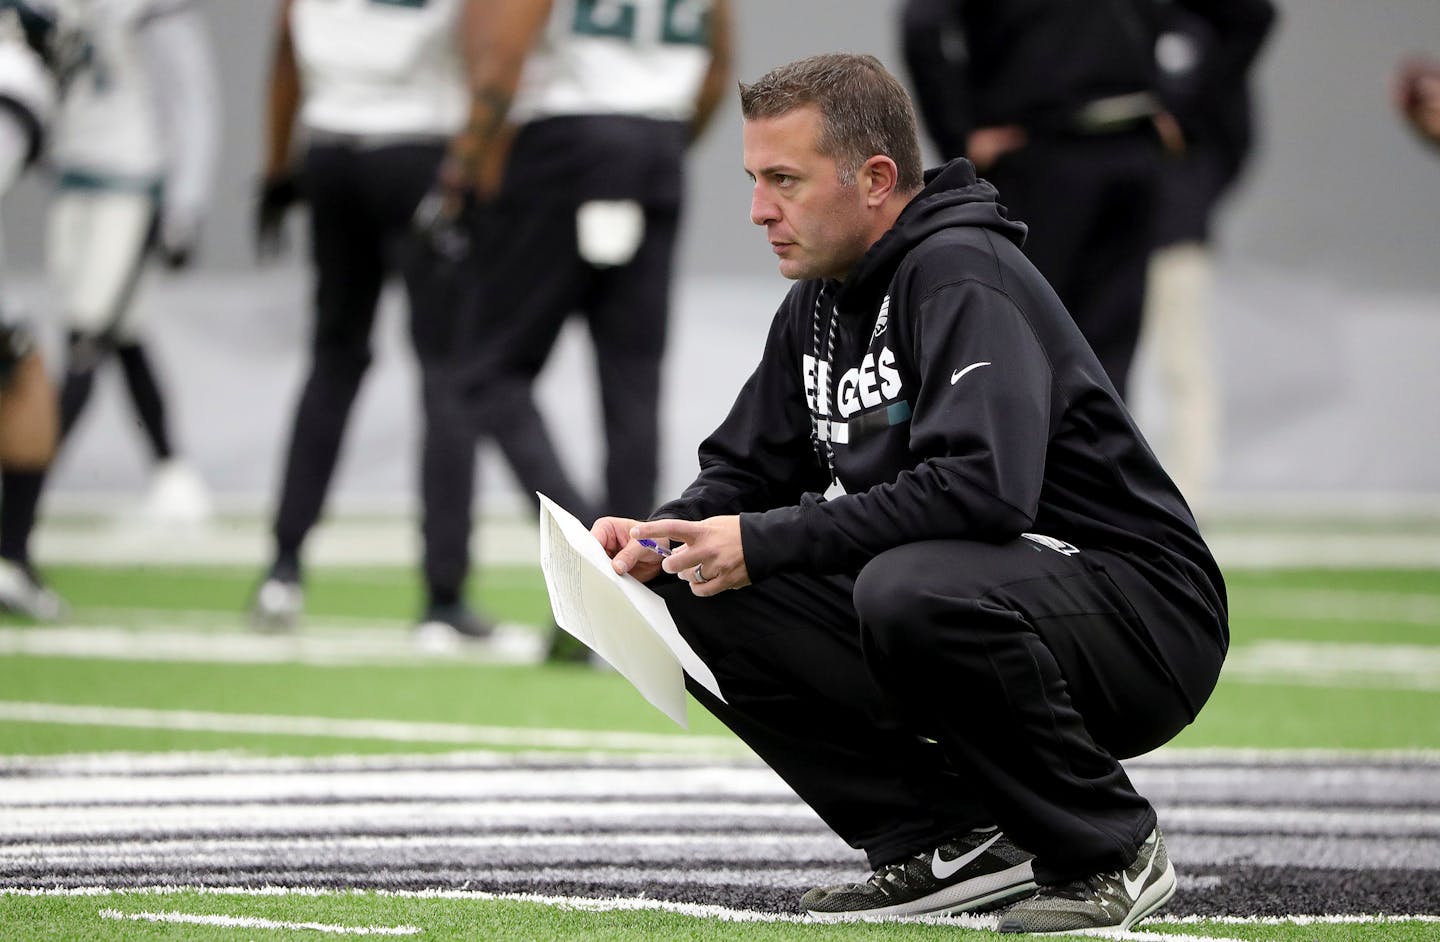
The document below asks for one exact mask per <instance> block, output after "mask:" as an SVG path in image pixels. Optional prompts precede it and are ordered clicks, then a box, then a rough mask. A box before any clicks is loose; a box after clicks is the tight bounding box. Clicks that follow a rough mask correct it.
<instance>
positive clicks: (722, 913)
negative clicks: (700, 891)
mask: <svg viewBox="0 0 1440 942" xmlns="http://www.w3.org/2000/svg"><path fill="white" fill-rule="evenodd" d="M182 893H193V894H195V895H197V896H282V897H283V896H302V897H323V896H380V897H393V898H396V899H459V900H497V901H513V902H520V903H534V904H536V905H540V906H555V907H559V908H564V909H576V910H589V911H593V912H606V911H611V910H620V911H627V910H661V911H664V912H672V913H678V914H680V915H685V916H698V917H701V918H709V919H719V920H721V921H724V922H799V923H812V922H813V920H811V919H810V918H809V917H808V916H802V915H798V914H794V913H762V912H756V911H754V910H748V909H730V908H727V907H724V906H715V905H712V904H707V903H672V902H667V901H665V900H656V899H643V898H631V899H626V898H622V897H614V898H611V899H592V898H590V897H584V896H539V895H535V894H531V893H485V892H481V891H479V890H327V889H319V888H316V887H286V886H266V887H258V888H254V889H250V888H243V887H228V886H174V885H168V886H147V887H123V888H111V887H105V886H80V887H63V888H54V887H43V888H40V887H27V888H8V887H0V897H4V896H40V897H43V896H62V897H63V896H78V897H84V896H111V895H135V896H178V895H180V894H182ZM998 920H999V917H998V916H971V915H963V914H962V915H954V916H911V917H908V918H901V919H887V920H882V921H885V922H923V923H932V924H938V925H947V926H959V927H962V928H967V929H993V928H994V927H995V925H996V924H997V922H998ZM1150 921H1152V922H1154V923H1158V924H1160V925H1203V924H1205V923H1217V924H1220V925H1233V926H1283V925H1300V926H1304V925H1312V924H1346V925H1348V924H1354V925H1382V926H1383V925H1392V924H1395V923H1403V922H1422V923H1437V922H1440V916H1436V915H1427V914H1408V915H1401V916H1385V915H1372V914H1359V915H1338V916H1193V915H1192V916H1170V915H1166V914H1164V913H1161V914H1159V915H1156V916H1152V917H1151V919H1150ZM1106 935H1107V936H1108V937H1111V938H1134V939H1154V940H1171V942H1174V940H1177V939H1179V940H1185V939H1197V940H1204V942H1235V940H1226V939H1220V938H1217V937H1215V936H1180V935H1168V934H1165V933H1155V932H1138V931H1132V932H1131V933H1129V934H1127V935H1115V934H1112V933H1106Z"/></svg>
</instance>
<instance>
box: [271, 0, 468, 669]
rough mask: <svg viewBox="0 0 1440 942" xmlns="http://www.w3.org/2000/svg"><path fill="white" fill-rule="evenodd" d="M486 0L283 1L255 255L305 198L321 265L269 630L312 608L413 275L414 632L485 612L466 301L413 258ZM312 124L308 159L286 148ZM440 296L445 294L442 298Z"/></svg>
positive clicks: (457, 116)
mask: <svg viewBox="0 0 1440 942" xmlns="http://www.w3.org/2000/svg"><path fill="white" fill-rule="evenodd" d="M482 5H483V4H481V3H480V2H478V0H431V2H427V3H380V2H375V0H284V2H282V4H281V7H280V12H279V21H278V27H277V31H276V39H275V55H274V60H273V64H272V68H271V73H270V91H269V114H268V126H267V132H268V133H267V137H266V151H265V176H264V180H263V183H262V186H261V194H260V203H259V211H258V215H257V233H256V234H257V250H258V252H259V254H260V256H261V257H262V259H263V258H267V257H273V256H274V255H275V254H277V253H278V252H279V251H280V249H281V247H282V245H283V240H282V235H283V231H282V226H283V221H284V218H285V214H286V211H287V209H288V208H289V207H290V206H291V205H292V204H293V203H295V202H296V201H297V200H299V199H300V198H301V197H302V196H303V198H304V199H305V200H306V201H307V202H308V203H309V208H310V234H311V252H312V258H313V264H314V270H315V294H314V304H315V308H314V318H315V319H314V326H313V333H312V336H311V348H310V366H309V372H308V375H307V376H306V378H305V383H304V387H303V390H302V391H301V394H300V399H299V402H298V404H297V406H296V411H295V417H294V422H293V427H292V429H291V433H290V443H289V447H288V450H287V453H286V458H285V465H284V478H283V481H282V484H281V489H280V496H279V505H278V508H277V510H276V514H275V523H274V537H275V556H274V559H273V561H272V563H271V565H270V568H269V570H268V571H267V573H266V575H265V578H264V579H263V581H262V582H261V585H260V588H259V590H258V592H257V593H256V597H255V601H254V605H253V610H252V614H253V616H254V620H255V622H256V624H257V626H259V627H264V628H271V629H275V628H288V627H291V626H293V625H294V624H295V621H296V619H297V618H298V617H299V615H300V613H301V610H302V608H303V599H304V592H303V581H302V575H303V573H302V567H301V549H302V546H303V543H304V541H305V538H306V536H307V535H308V534H309V532H310V530H311V529H312V528H313V527H314V526H315V524H316V522H317V521H318V520H319V517H320V512H321V509H322V508H323V506H324V502H325V497H326V494H327V492H328V490H329V487H330V483H331V480H332V477H333V475H334V472H335V467H336V464H337V462H338V460H339V456H340V447H341V443H342V439H343V437H344V434H345V429H346V425H347V423H348V420H349V417H350V411H351V408H352V407H353V405H354V403H355V397H356V395H357V393H358V392H359V390H360V384H361V381H362V380H363V379H364V377H365V373H366V371H367V369H368V368H369V366H370V362H371V352H370V335H371V332H372V328H373V326H374V323H375V313H376V308H377V306H378V303H379V299H380V291H381V288H382V286H383V284H384V282H385V279H386V276H387V275H389V274H391V273H393V272H396V271H397V270H399V271H401V273H402V274H403V275H404V280H405V287H406V290H407V295H408V300H409V308H410V311H409V313H410V337H411V340H412V342H413V345H414V348H415V353H416V357H417V360H418V362H419V367H420V383H421V404H422V407H423V411H424V433H423V443H422V446H421V455H420V475H419V477H420V497H421V505H422V513H423V521H422V531H423V537H424V575H425V584H426V591H427V601H426V606H425V610H424V612H423V614H422V615H421V618H420V622H419V625H418V626H417V629H416V630H417V636H418V637H419V638H420V639H422V640H425V641H427V642H437V643H445V644H449V643H453V642H456V641H461V640H467V639H483V638H485V637H488V636H489V635H490V633H491V632H492V630H493V625H492V624H491V622H490V621H489V620H488V619H486V618H484V617H482V616H480V615H478V614H477V613H475V612H473V611H472V610H471V609H470V608H469V607H468V606H467V605H466V603H465V600H464V597H463V596H464V589H465V578H466V575H467V573H468V571H469V568H470V547H469V540H470V521H471V501H472V499H473V492H474V475H475V457H474V452H475V446H474V438H473V436H472V435H471V433H470V430H469V427H468V425H467V422H466V419H465V414H464V410H463V409H462V408H460V403H459V399H458V393H457V392H456V387H455V385H454V383H453V382H451V381H450V379H449V377H448V374H447V372H446V370H445V368H444V367H445V364H446V363H447V361H448V357H449V356H450V353H451V350H452V347H453V346H454V341H455V338H454V328H455V318H456V305H455V304H454V303H453V300H454V299H453V298H448V297H437V295H436V293H435V292H434V291H432V290H430V285H428V284H427V283H426V282H427V278H428V276H429V275H430V274H431V272H429V271H426V270H422V269H421V268H420V267H412V266H410V265H409V264H408V262H409V260H410V259H412V258H414V257H415V256H414V251H413V250H414V249H415V239H416V238H417V232H416V226H415V223H414V220H415V216H416V211H417V208H418V207H419V205H420V204H421V201H422V198H423V197H424V196H425V195H426V194H427V193H428V192H430V191H431V190H432V188H434V186H435V184H436V180H437V174H438V173H439V171H440V165H441V160H442V158H444V156H445V153H446V148H447V145H448V142H449V141H450V139H451V137H452V136H453V135H454V134H455V133H456V132H457V131H458V130H459V129H460V128H461V126H462V125H463V123H464V120H465V115H466V112H467V108H468V107H469V99H468V94H467V91H466V84H465V70H464V67H463V65H462V49H461V40H460V38H459V37H458V36H457V28H459V27H460V26H461V25H462V21H461V12H462V10H466V9H470V8H473V7H478V6H482ZM297 128H298V129H303V135H304V138H305V141H304V147H303V149H301V150H300V153H299V157H298V160H297V155H296V153H295V150H296V149H295V148H293V147H292V144H293V143H294V139H295V137H296V136H297ZM437 302H438V303H437Z"/></svg>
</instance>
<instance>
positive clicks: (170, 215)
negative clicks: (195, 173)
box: [157, 206, 201, 270]
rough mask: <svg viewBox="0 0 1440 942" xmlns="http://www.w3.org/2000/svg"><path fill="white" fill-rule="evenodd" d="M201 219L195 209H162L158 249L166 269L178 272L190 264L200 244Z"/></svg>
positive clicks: (169, 207) (182, 207)
mask: <svg viewBox="0 0 1440 942" xmlns="http://www.w3.org/2000/svg"><path fill="white" fill-rule="evenodd" d="M200 218H201V217H200V212H199V210H198V209H196V208H194V207H184V206H163V207H162V208H161V212H160V231H159V233H158V246H157V247H158V249H159V252H160V259H161V261H163V262H164V263H165V267H166V268H170V269H176V270H178V269H181V268H185V267H187V266H188V265H189V264H190V262H191V260H192V259H193V258H194V256H195V247H196V246H197V245H199V243H200Z"/></svg>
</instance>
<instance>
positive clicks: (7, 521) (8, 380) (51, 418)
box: [0, 0, 83, 620]
mask: <svg viewBox="0 0 1440 942" xmlns="http://www.w3.org/2000/svg"><path fill="white" fill-rule="evenodd" d="M80 39H81V35H80V34H79V33H78V32H77V31H76V29H75V24H73V23H72V22H70V20H69V18H67V19H66V20H65V21H64V22H62V20H61V16H60V12H59V10H58V9H57V8H55V7H54V6H51V5H48V4H45V5H42V4H36V3H29V2H23V0H3V2H0V196H3V195H4V194H6V193H9V192H10V189H11V187H13V186H14V185H15V183H16V182H17V181H18V180H19V179H20V177H21V175H22V174H23V173H24V172H25V171H26V169H28V168H29V167H31V166H33V165H34V163H35V161H36V160H37V159H38V158H39V156H40V154H41V153H42V152H43V150H44V146H45V143H46V133H47V131H48V128H49V124H50V121H51V119H52V117H53V116H54V112H55V106H56V102H57V100H58V97H59V88H58V84H59V83H58V81H57V74H60V73H63V72H65V71H66V70H67V69H68V68H69V66H70V65H72V64H73V63H72V61H71V60H72V58H73V56H74V54H75V53H78V52H79V51H80V50H82V49H83V42H80V41H78V40H80ZM58 434H59V416H58V403H57V400H56V395H55V387H54V384H53V383H52V382H51V380H50V375H49V373H48V372H46V369H45V364H44V361H43V360H42V358H41V354H40V351H39V349H38V347H37V346H36V343H35V336H34V333H33V331H32V330H31V328H30V325H29V324H27V323H25V322H24V321H23V320H22V319H20V318H18V317H16V316H15V314H14V311H13V305H12V304H11V303H10V301H9V299H8V298H7V297H5V296H4V294H3V292H0V611H4V612H7V613H9V614H14V615H20V616H23V617H27V618H34V619H38V620H49V619H53V618H55V617H57V616H59V614H60V613H61V612H62V610H63V608H64V606H63V604H62V603H61V601H60V598H59V596H57V595H56V594H55V592H54V591H53V590H52V589H50V587H49V586H47V585H46V584H45V581H44V579H43V578H42V577H41V575H40V572H39V570H38V569H37V568H36V566H35V564H34V562H33V561H32V560H31V558H30V535H31V533H32V532H33V531H34V529H35V518H36V513H37V511H38V509H39V504H40V494H41V491H42V488H43V486H44V482H45V472H46V469H47V468H48V467H49V466H50V462H51V460H52V459H53V458H54V456H55V442H56V439H57V437H58Z"/></svg>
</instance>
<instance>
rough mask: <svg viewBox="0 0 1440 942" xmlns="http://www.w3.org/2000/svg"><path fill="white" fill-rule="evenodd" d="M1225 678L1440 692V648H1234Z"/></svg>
mask: <svg viewBox="0 0 1440 942" xmlns="http://www.w3.org/2000/svg"><path fill="white" fill-rule="evenodd" d="M1221 678H1222V679H1223V680H1232V681H1235V680H1243V681H1247V682H1250V683H1262V684H1263V683H1270V684H1279V683H1292V684H1294V683H1298V684H1307V685H1314V686H1323V687H1342V686H1343V687H1378V688H1381V689H1385V690H1393V689H1396V688H1402V689H1406V690H1426V691H1429V690H1440V647H1437V646H1433V645H1421V644H1346V643H1342V642H1307V641H1262V642H1259V643H1257V644H1247V645H1239V646H1237V647H1235V648H1232V649H1231V651H1230V654H1229V656H1228V657H1227V658H1226V660H1225V667H1224V669H1223V671H1222V673H1221Z"/></svg>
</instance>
